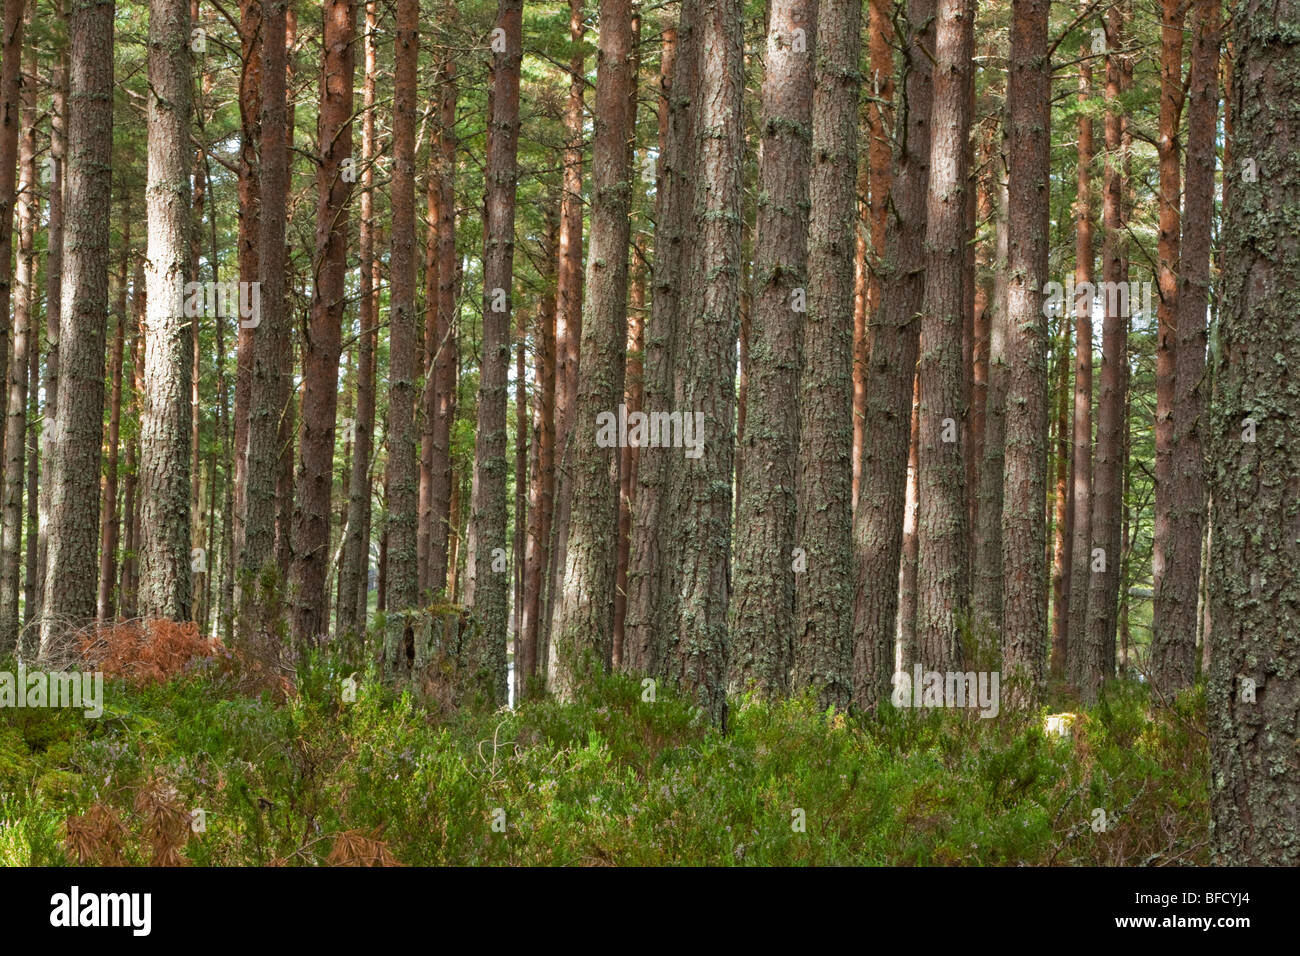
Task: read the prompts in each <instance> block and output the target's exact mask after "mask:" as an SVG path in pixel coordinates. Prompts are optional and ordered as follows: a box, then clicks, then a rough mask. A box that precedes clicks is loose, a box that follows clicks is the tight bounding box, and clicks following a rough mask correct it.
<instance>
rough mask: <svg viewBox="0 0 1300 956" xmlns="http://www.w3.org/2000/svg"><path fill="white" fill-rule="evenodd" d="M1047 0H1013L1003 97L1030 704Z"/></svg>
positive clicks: (1009, 599) (1035, 677)
mask: <svg viewBox="0 0 1300 956" xmlns="http://www.w3.org/2000/svg"><path fill="white" fill-rule="evenodd" d="M1047 15H1048V3H1047V0H1013V5H1012V18H1011V58H1010V71H1009V76H1008V82H1007V100H1008V102H1009V103H1010V104H1011V109H1010V117H1009V119H1010V123H1009V127H1010V128H1009V137H1008V139H1009V144H1008V153H1009V155H1010V168H1009V173H1008V185H1007V192H1008V197H1007V222H1008V235H1009V243H1008V263H1007V265H1008V279H1007V318H1006V330H1005V334H1006V359H1007V395H1006V479H1005V481H1004V482H1003V498H1002V680H1003V686H1004V687H1006V688H1007V689H1008V691H1009V692H1010V693H1009V697H1010V701H1009V702H1010V703H1011V705H1012V706H1032V705H1033V704H1034V703H1035V702H1036V701H1037V699H1038V696H1039V694H1040V691H1041V684H1042V679H1043V665H1044V663H1045V657H1046V650H1047V649H1046V646H1045V637H1046V634H1047V594H1046V590H1045V586H1046V574H1045V569H1044V568H1043V560H1044V553H1045V551H1046V547H1047V527H1046V516H1045V514H1044V510H1043V502H1044V501H1045V500H1046V494H1047V455H1046V448H1045V441H1046V438H1047V320H1046V317H1045V316H1044V314H1043V288H1044V284H1045V282H1046V281H1047V247H1048V208H1049V201H1048V200H1049V193H1048V188H1049V187H1048V183H1049V180H1050V168H1049V154H1050V146H1051V142H1050V140H1051V135H1050V134H1051V58H1050V56H1049V55H1048V46H1047V43H1048V37H1047Z"/></svg>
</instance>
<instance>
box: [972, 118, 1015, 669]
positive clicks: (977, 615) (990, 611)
mask: <svg viewBox="0 0 1300 956" xmlns="http://www.w3.org/2000/svg"><path fill="white" fill-rule="evenodd" d="M1004 122H1005V117H1004ZM1005 160H1006V153H1005V151H1004V150H999V151H998V152H997V153H996V154H995V155H994V156H993V158H992V159H991V160H990V162H992V163H993V165H994V167H995V170H996V182H997V225H996V227H995V238H994V253H993V257H994V272H995V276H996V277H995V279H994V282H993V297H992V304H991V306H990V309H991V315H990V318H989V344H988V386H987V388H986V389H985V398H984V441H983V450H982V453H981V457H980V466H979V467H980V473H979V489H978V491H977V492H976V498H977V500H978V505H977V506H976V509H975V517H976V521H977V524H976V526H975V538H974V542H973V545H974V547H973V550H974V559H973V561H972V562H971V569H972V571H973V573H972V575H971V578H972V581H971V624H972V629H973V631H974V633H975V634H976V636H977V637H978V638H979V639H980V641H981V642H985V641H991V642H992V643H993V647H994V648H998V647H1000V646H1001V640H1002V485H1003V478H1004V467H1005V464H1006V433H1007V432H1006V423H1007V418H1006V397H1007V360H1006V332H1007V257H1008V246H1009V235H1008V233H1009V229H1008V223H1007V182H1006V179H1005V178H1004V175H1005V171H1006V165H1005Z"/></svg>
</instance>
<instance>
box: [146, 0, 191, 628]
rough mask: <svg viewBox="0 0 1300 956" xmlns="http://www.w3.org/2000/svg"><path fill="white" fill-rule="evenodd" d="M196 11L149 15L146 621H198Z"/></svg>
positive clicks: (177, 7) (178, 0) (175, 3)
mask: <svg viewBox="0 0 1300 956" xmlns="http://www.w3.org/2000/svg"><path fill="white" fill-rule="evenodd" d="M189 36H190V8H189V2H188V0H151V2H150V6H149V116H148V119H149V188H148V190H147V192H146V200H147V210H148V222H149V227H148V247H147V251H146V255H145V282H146V283H147V285H148V314H147V318H146V323H145V339H144V382H145V394H144V411H143V415H142V417H141V421H140V489H139V493H140V504H141V511H140V530H141V533H142V540H141V542H140V598H139V601H140V613H141V614H142V615H143V616H144V617H167V618H171V619H172V620H177V621H184V620H188V619H189V617H190V609H191V603H190V602H191V594H190V561H189V557H190V447H189V446H190V374H191V367H190V363H191V361H192V359H191V355H190V350H191V348H192V341H191V339H190V333H189V329H188V328H187V326H188V321H187V319H188V320H189V321H198V316H197V315H188V316H187V315H186V314H185V313H187V312H190V311H191V310H190V309H189V308H187V307H185V308H183V301H178V298H180V299H183V297H178V296H177V294H176V290H177V287H178V286H179V285H181V284H183V283H184V281H185V275H186V272H187V271H188V269H187V264H188V262H189V251H190V250H189V233H190V228H191V223H190V211H189V204H190V181H189V179H190V85H191V83H192V79H191V75H190V44H189Z"/></svg>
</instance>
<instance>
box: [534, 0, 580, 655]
mask: <svg viewBox="0 0 1300 956" xmlns="http://www.w3.org/2000/svg"><path fill="white" fill-rule="evenodd" d="M582 14H583V0H569V43H570V45H571V52H570V54H569V96H568V100H567V101H566V103H565V110H564V131H565V147H564V195H563V199H562V200H561V203H562V205H561V208H560V262H559V277H558V282H557V283H556V287H555V296H556V305H557V308H556V324H555V450H556V472H555V518H554V521H553V522H552V525H551V527H552V535H553V537H554V539H555V541H554V544H553V546H552V547H551V554H550V560H551V571H550V575H549V578H548V580H547V594H546V595H545V597H544V609H543V624H542V630H543V638H542V639H543V641H544V642H545V644H546V646H547V652H546V654H547V656H546V657H545V658H543V660H549V656H550V651H549V648H550V644H551V630H552V627H553V622H554V619H555V612H556V610H557V608H558V607H559V604H560V601H561V599H562V588H563V586H564V571H565V567H566V562H567V560H568V544H569V510H570V507H571V503H572V500H573V458H574V451H573V450H571V449H570V448H569V433H570V431H571V430H572V428H573V417H574V413H575V410H576V408H577V403H578V363H579V361H580V360H581V342H582V305H583V288H582V283H583V273H582V209H583V202H582V144H583V91H584V90H585V89H586V85H587V79H586V67H585V66H584V56H583V46H582V42H583V40H582V38H583V35H584V34H585V33H586V26H585V25H584V23H583V19H582Z"/></svg>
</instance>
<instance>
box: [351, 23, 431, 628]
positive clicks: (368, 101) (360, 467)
mask: <svg viewBox="0 0 1300 956" xmlns="http://www.w3.org/2000/svg"><path fill="white" fill-rule="evenodd" d="M378 25H379V14H378V7H377V4H376V3H375V0H370V2H368V3H367V4H366V37H365V80H364V87H363V93H362V96H363V99H362V102H363V105H364V109H365V113H364V115H363V116H362V120H361V223H360V236H359V242H358V247H359V251H360V266H361V268H360V275H359V279H360V303H359V307H360V313H361V315H360V319H361V338H360V342H359V343H358V356H357V411H356V425H355V441H354V443H353V446H352V459H351V461H352V470H351V472H350V473H349V475H348V519H347V534H346V538H345V540H344V544H343V568H342V570H341V571H340V573H339V613H338V623H337V625H336V626H337V628H338V631H339V633H340V634H354V635H357V634H364V633H365V628H366V597H367V593H368V588H367V586H368V584H369V581H368V578H369V570H370V456H371V452H372V450H373V446H374V429H375V351H376V347H377V346H378V342H379V309H378V303H379V295H378V289H376V288H375V283H374V261H375V237H374V188H375V172H374V158H375V74H376V72H377V68H378V60H379V48H378V47H379V44H378V41H377V39H376V31H377V29H378ZM427 307H428V308H430V309H436V308H437V305H436V302H435V301H434V298H433V297H429V301H428V305H427Z"/></svg>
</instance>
